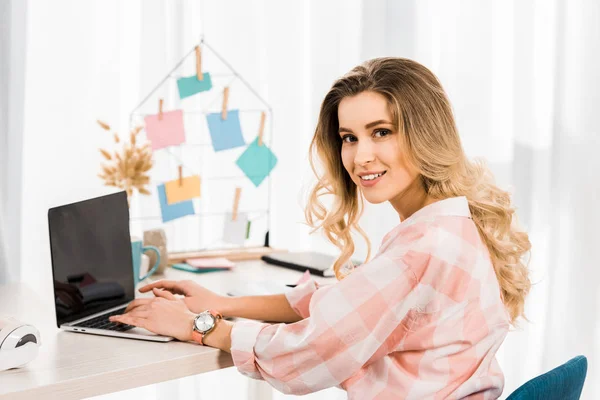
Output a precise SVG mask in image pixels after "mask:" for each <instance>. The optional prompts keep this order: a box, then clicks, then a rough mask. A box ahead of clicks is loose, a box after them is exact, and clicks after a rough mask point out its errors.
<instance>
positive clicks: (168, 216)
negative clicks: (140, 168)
mask: <svg viewBox="0 0 600 400" xmlns="http://www.w3.org/2000/svg"><path fill="white" fill-rule="evenodd" d="M157 189H158V201H159V202H160V211H161V213H162V220H163V222H168V221H172V220H174V219H178V218H181V217H185V216H187V215H194V214H195V212H194V203H192V201H191V200H188V201H182V202H180V203H175V204H168V203H167V194H166V191H165V185H158V186H157Z"/></svg>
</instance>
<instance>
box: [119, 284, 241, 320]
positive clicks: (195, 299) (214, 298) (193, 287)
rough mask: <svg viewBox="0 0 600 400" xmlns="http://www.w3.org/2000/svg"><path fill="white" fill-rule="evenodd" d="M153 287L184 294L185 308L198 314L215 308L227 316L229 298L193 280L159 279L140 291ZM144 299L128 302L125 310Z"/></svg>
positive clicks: (143, 291)
mask: <svg viewBox="0 0 600 400" xmlns="http://www.w3.org/2000/svg"><path fill="white" fill-rule="evenodd" d="M153 289H164V290H165V291H168V292H170V293H172V294H181V295H184V296H185V297H184V298H183V299H182V300H183V302H184V303H185V305H186V306H187V308H188V309H189V310H190V311H191V312H193V313H195V314H199V313H201V312H202V311H205V310H217V311H219V312H220V313H221V314H223V316H229V315H227V311H228V308H227V304H228V302H229V298H227V297H225V296H220V295H218V294H216V293H214V292H211V291H210V290H208V289H206V288H204V287H202V286H200V285H199V284H197V283H196V282H194V281H190V280H185V281H167V280H161V281H157V282H153V283H151V284H149V285H146V286H143V287H141V288H140V292H142V293H146V292H149V291H150V290H153ZM146 300H147V299H136V300H134V301H133V302H131V303H130V305H129V307H127V310H125V312H127V311H128V310H129V309H130V308H134V307H136V306H137V305H138V304H143V303H144V302H145V301H146Z"/></svg>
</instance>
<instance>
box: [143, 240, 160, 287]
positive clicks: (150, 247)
mask: <svg viewBox="0 0 600 400" xmlns="http://www.w3.org/2000/svg"><path fill="white" fill-rule="evenodd" d="M148 250H151V251H155V252H156V263H154V266H153V267H152V268H150V271H148V273H147V274H146V275H144V276H143V277H141V278H140V281H143V280H144V279H146V278H148V277H149V276H150V275H152V274H153V273H155V272H156V270H157V269H158V266H159V264H160V251H158V248H157V247H155V246H143V247H142V253H145V252H146V251H148Z"/></svg>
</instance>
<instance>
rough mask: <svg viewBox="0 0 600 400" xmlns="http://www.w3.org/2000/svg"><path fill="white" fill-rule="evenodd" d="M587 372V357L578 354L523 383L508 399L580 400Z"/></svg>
mask: <svg viewBox="0 0 600 400" xmlns="http://www.w3.org/2000/svg"><path fill="white" fill-rule="evenodd" d="M586 374H587V358H585V357H584V356H577V357H575V358H572V359H571V360H569V361H567V362H566V363H564V364H563V365H561V366H559V367H556V368H554V369H553V370H552V371H548V372H546V373H545V374H543V375H540V376H537V377H535V378H533V379H531V380H530V381H528V382H526V383H525V384H523V385H521V386H520V387H519V388H518V389H517V390H515V391H514V392H513V393H511V395H510V396H508V398H507V399H506V400H538V399H539V400H542V399H543V400H579V396H581V390H582V389H583V383H584V382H585V376H586Z"/></svg>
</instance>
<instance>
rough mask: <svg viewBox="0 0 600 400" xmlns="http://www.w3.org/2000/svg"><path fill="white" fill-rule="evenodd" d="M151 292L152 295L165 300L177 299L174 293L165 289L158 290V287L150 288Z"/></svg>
mask: <svg viewBox="0 0 600 400" xmlns="http://www.w3.org/2000/svg"><path fill="white" fill-rule="evenodd" d="M152 293H154V295H155V296H156V297H162V298H165V299H167V300H177V297H175V295H173V293H171V292H169V291H167V290H160V289H157V288H154V289H152Z"/></svg>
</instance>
